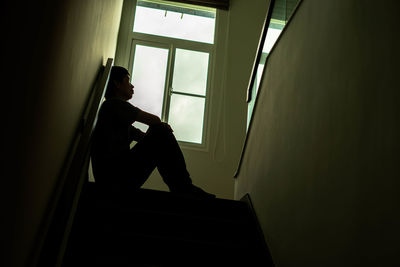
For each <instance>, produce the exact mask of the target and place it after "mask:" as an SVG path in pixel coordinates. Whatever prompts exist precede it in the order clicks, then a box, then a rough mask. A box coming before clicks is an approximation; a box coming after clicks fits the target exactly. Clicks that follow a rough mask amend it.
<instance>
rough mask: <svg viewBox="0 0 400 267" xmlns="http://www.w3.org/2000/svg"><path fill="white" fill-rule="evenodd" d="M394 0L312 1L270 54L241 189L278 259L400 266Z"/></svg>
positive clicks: (398, 56) (398, 55)
mask: <svg viewBox="0 0 400 267" xmlns="http://www.w3.org/2000/svg"><path fill="white" fill-rule="evenodd" d="M399 8H400V4H399V2H398V1H390V0H385V1H380V2H379V3H378V2H376V1H358V0H343V1H342V0H341V1H319V0H314V1H313V0H304V1H302V3H301V5H300V8H299V9H298V11H297V13H296V14H295V15H294V17H293V20H292V21H291V22H290V23H289V25H288V26H287V27H286V30H285V31H284V32H283V34H282V35H281V39H280V40H279V41H278V43H277V44H276V47H275V48H274V50H273V51H272V53H271V54H270V56H269V59H268V62H267V65H266V69H265V72H264V75H265V76H264V79H263V81H262V84H261V87H260V88H261V89H260V95H259V100H258V102H257V106H256V108H255V113H254V123H253V127H252V128H251V129H250V135H249V139H248V147H247V150H246V152H245V155H244V159H243V166H242V169H241V172H240V175H239V178H238V180H237V184H236V198H240V197H242V196H243V195H244V194H245V193H250V196H251V198H252V200H253V204H254V206H255V209H256V212H257V215H258V218H259V220H260V222H261V225H262V229H263V231H264V235H265V237H266V241H267V243H268V245H269V247H270V250H271V254H272V257H273V259H274V261H275V263H276V265H277V266H395V265H397V264H398V252H399V251H400V246H399V242H398V240H400V230H399V225H400V216H399V212H398V206H399V203H400V189H399V188H400V179H399V177H400V175H399V162H400V156H399V155H400V140H399V136H400V90H399V88H400V81H399V62H400V50H399V47H400V39H399V37H398V36H399V34H398V32H399V29H398V25H399V20H398V10H399Z"/></svg>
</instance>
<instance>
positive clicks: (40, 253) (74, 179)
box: [28, 58, 113, 267]
mask: <svg viewBox="0 0 400 267" xmlns="http://www.w3.org/2000/svg"><path fill="white" fill-rule="evenodd" d="M112 65H113V59H111V58H109V59H108V60H107V63H106V66H105V67H103V66H102V67H101V69H100V71H99V74H98V78H97V81H96V84H95V87H94V89H93V90H92V92H91V94H90V96H89V99H88V101H87V104H86V107H85V111H84V113H83V116H82V118H81V122H80V125H79V127H78V129H77V132H76V134H75V138H74V140H73V142H72V145H71V147H70V149H69V152H68V154H67V157H66V160H65V162H64V167H63V168H62V171H61V174H60V176H59V179H58V183H57V185H56V187H55V190H54V192H53V195H52V197H51V199H50V201H49V206H48V208H47V211H46V213H45V216H44V218H43V221H42V224H41V226H40V229H39V233H38V235H37V238H36V242H35V245H34V248H33V251H32V253H31V257H30V260H29V263H28V264H29V266H41V267H42V266H44V267H45V266H52V267H53V266H59V265H60V264H61V261H62V256H63V249H65V246H64V245H65V244H66V240H67V239H68V235H69V231H68V229H70V227H71V225H72V221H73V217H74V215H75V211H76V204H77V201H78V200H79V196H80V190H81V188H82V185H83V184H84V183H85V182H86V181H87V179H88V169H87V167H88V161H89V154H90V144H91V136H92V132H93V129H94V126H95V124H96V120H97V113H98V110H99V107H100V104H101V100H102V99H103V97H104V93H105V89H106V86H107V83H108V78H109V76H110V71H111V67H112ZM63 247H64V248H63ZM60 258H61V259H60Z"/></svg>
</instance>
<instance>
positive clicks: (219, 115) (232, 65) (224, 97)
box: [118, 0, 269, 199]
mask: <svg viewBox="0 0 400 267" xmlns="http://www.w3.org/2000/svg"><path fill="white" fill-rule="evenodd" d="M230 2H231V4H230V9H229V11H219V13H218V24H217V34H216V50H215V63H214V64H215V65H214V69H215V75H214V77H213V85H212V88H211V90H210V91H211V106H210V112H209V127H210V128H209V139H210V140H209V142H210V143H209V148H208V150H207V151H198V150H193V149H189V148H185V147H183V153H184V156H185V159H186V162H187V165H188V170H189V172H190V173H191V176H192V179H193V182H194V183H195V184H197V185H199V186H200V187H202V188H204V189H205V190H207V191H209V192H212V193H215V194H216V195H217V197H221V198H228V199H232V198H233V192H234V179H233V175H234V173H235V171H236V167H237V162H238V160H239V155H240V152H241V149H242V144H243V139H244V136H245V131H246V115H247V105H246V102H245V100H246V90H247V85H248V81H249V78H250V72H251V68H252V64H253V62H254V58H255V55H256V49H257V45H258V41H259V38H260V33H261V27H262V25H263V21H264V19H265V16H266V12H267V8H268V3H269V1H268V0H253V1H252V3H251V5H249V3H248V1H246V0H231V1H230ZM218 25H219V27H218ZM118 53H119V52H118ZM144 187H147V188H152V189H159V190H168V189H167V187H166V186H165V185H164V184H163V182H162V180H161V177H160V176H159V174H158V172H157V171H155V172H153V174H152V176H151V177H150V178H149V180H148V181H147V182H146V184H145V185H144Z"/></svg>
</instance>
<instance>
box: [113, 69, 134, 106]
mask: <svg viewBox="0 0 400 267" xmlns="http://www.w3.org/2000/svg"><path fill="white" fill-rule="evenodd" d="M133 88H134V86H133V85H132V84H131V83H130V76H129V75H126V76H125V77H124V79H123V80H122V82H121V83H118V84H117V95H118V96H119V97H121V98H122V99H124V100H129V99H131V98H132V96H133V93H134V91H133Z"/></svg>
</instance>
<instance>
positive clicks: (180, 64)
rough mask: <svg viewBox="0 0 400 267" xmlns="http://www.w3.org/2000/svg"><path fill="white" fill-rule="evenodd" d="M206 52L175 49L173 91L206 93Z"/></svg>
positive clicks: (203, 94)
mask: <svg viewBox="0 0 400 267" xmlns="http://www.w3.org/2000/svg"><path fill="white" fill-rule="evenodd" d="M207 72H208V53H204V52H197V51H191V50H184V49H176V53H175V65H174V75H173V80H172V88H173V91H176V92H183V93H189V94H196V95H202V96H205V95H206V87H207Z"/></svg>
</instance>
